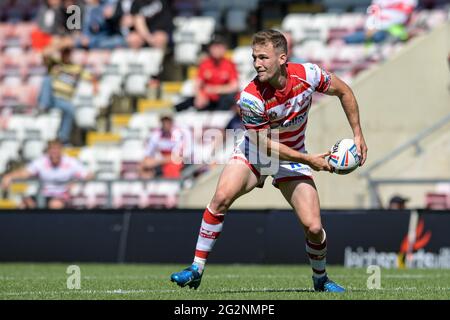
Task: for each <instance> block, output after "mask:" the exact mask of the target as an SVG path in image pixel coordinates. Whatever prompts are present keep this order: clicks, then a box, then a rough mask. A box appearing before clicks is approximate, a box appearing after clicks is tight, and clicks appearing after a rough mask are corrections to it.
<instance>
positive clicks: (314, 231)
mask: <svg viewBox="0 0 450 320" xmlns="http://www.w3.org/2000/svg"><path fill="white" fill-rule="evenodd" d="M308 233H309V235H311V236H313V237H320V236H321V235H322V224H321V223H313V224H311V225H309V226H308Z"/></svg>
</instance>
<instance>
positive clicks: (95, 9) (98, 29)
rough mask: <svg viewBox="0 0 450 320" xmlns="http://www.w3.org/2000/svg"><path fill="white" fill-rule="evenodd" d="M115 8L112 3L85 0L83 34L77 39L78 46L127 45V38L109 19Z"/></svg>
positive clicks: (103, 46)
mask: <svg viewBox="0 0 450 320" xmlns="http://www.w3.org/2000/svg"><path fill="white" fill-rule="evenodd" d="M114 9H115V5H114V4H111V3H104V4H102V3H101V2H100V0H85V5H84V8H83V15H82V16H83V24H82V30H81V36H80V37H79V38H78V39H77V40H76V46H77V47H82V48H88V49H114V48H119V47H126V46H127V43H126V41H125V38H124V37H123V36H122V35H121V34H120V33H118V32H117V33H116V31H117V29H114V28H111V25H110V24H109V23H108V21H107V20H108V19H109V18H111V17H112V16H113V14H114Z"/></svg>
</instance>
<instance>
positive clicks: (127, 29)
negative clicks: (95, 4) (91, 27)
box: [105, 0, 135, 39]
mask: <svg viewBox="0 0 450 320" xmlns="http://www.w3.org/2000/svg"><path fill="white" fill-rule="evenodd" d="M133 2H134V0H122V1H118V0H116V1H111V2H110V4H111V7H112V8H113V9H112V10H111V11H109V9H108V10H107V11H106V15H105V16H106V23H107V24H108V25H109V28H110V29H111V30H114V32H115V33H118V34H121V35H122V37H124V38H125V39H127V38H128V35H129V34H130V33H131V32H133V31H135V29H134V20H133V16H132V15H131V7H132V5H133Z"/></svg>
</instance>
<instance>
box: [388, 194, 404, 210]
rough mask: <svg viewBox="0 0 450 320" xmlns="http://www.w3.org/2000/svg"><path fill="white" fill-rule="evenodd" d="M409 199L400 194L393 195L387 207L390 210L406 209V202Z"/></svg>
mask: <svg viewBox="0 0 450 320" xmlns="http://www.w3.org/2000/svg"><path fill="white" fill-rule="evenodd" d="M408 201H409V199H408V198H405V197H402V196H400V195H395V196H393V197H392V198H391V199H390V200H389V209H392V210H403V209H406V202H408Z"/></svg>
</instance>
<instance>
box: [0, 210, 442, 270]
mask: <svg viewBox="0 0 450 320" xmlns="http://www.w3.org/2000/svg"><path fill="white" fill-rule="evenodd" d="M322 216H323V223H324V225H325V227H326V230H327V235H328V239H329V240H328V243H329V246H328V248H329V252H328V256H327V261H328V263H330V264H339V265H346V266H349V267H363V266H367V265H380V266H383V267H388V268H389V267H399V266H402V265H403V263H405V261H404V260H402V257H403V256H404V253H405V250H404V249H405V245H404V241H405V238H406V237H407V234H408V229H409V226H410V216H411V213H410V212H409V211H407V210H405V211H375V210H351V211H340V210H332V211H329V210H325V211H323V212H322ZM200 221H201V212H200V211H197V210H172V211H168V210H160V211H158V210H153V211H151V212H150V211H138V210H136V211H112V210H109V211H107V210H105V211H100V210H99V211H84V212H81V211H74V210H72V211H71V210H65V211H61V212H55V213H53V212H49V211H41V210H36V211H32V212H23V211H17V212H3V213H0V245H1V248H2V249H1V250H0V261H1V262H16V261H23V262H67V263H73V262H119V263H122V262H127V263H183V264H187V263H190V262H191V260H192V255H193V250H194V247H195V243H196V240H197V236H198V228H199V223H200ZM418 222H419V223H418V224H417V237H416V240H415V242H414V245H413V247H414V250H415V251H414V255H413V256H412V259H411V260H408V261H409V262H408V263H410V264H411V266H415V267H441V268H450V234H449V233H448V230H447V226H448V225H449V224H450V211H448V212H445V211H440V212H437V211H435V212H432V211H423V212H421V213H420V219H418ZM413 231H416V228H413ZM304 247H305V244H304V236H303V232H302V231H301V227H300V226H299V224H298V222H297V219H296V217H295V216H294V215H293V214H292V212H291V211H287V210H265V211H262V210H259V211H255V210H253V211H244V210H237V211H232V212H230V214H229V215H228V216H227V219H226V224H225V229H224V232H223V234H222V235H221V239H220V240H219V241H218V242H217V244H216V247H215V250H214V252H213V253H212V254H211V256H210V260H209V261H210V262H211V263H257V264H261V263H263V264H264V263H266V264H279V263H280V264H281V263H282V264H306V263H308V260H307V259H306V254H305V249H304ZM402 247H403V251H402V250H401V249H402Z"/></svg>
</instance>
